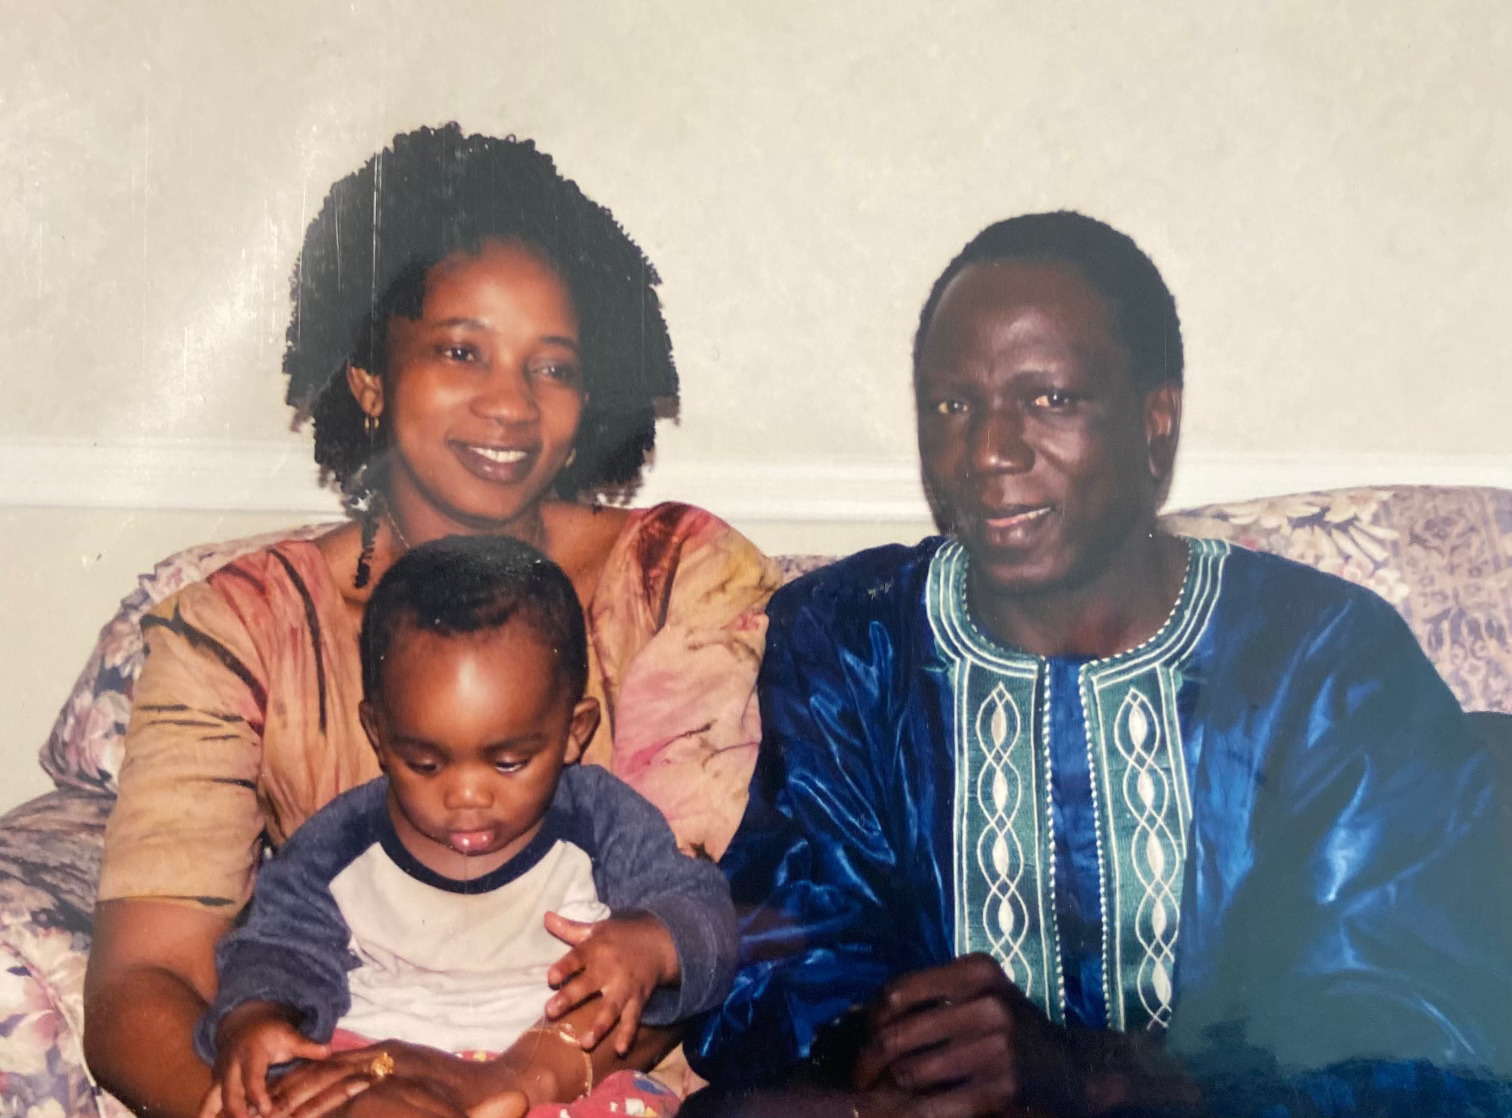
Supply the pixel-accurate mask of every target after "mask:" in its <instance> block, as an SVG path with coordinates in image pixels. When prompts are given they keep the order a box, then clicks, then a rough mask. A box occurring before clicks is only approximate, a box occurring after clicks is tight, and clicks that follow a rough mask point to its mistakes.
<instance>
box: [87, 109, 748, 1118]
mask: <svg viewBox="0 0 1512 1118" xmlns="http://www.w3.org/2000/svg"><path fill="white" fill-rule="evenodd" d="M657 282H658V279H657V276H656V273H655V271H654V269H652V267H651V265H650V264H649V263H648V262H647V261H646V259H645V258H644V256H643V255H642V254H641V253H640V250H639V249H638V248H637V247H636V246H635V244H634V243H633V242H632V241H630V240H629V239H628V238H627V237H626V236H625V235H624V233H623V232H622V231H621V230H620V228H619V227H618V225H617V224H616V223H615V222H614V219H613V217H612V216H611V215H610V214H609V213H608V212H607V211H606V210H604V209H603V208H602V207H600V206H598V205H596V204H594V203H593V202H591V201H589V200H588V199H587V198H585V197H584V196H583V195H582V194H581V192H580V191H579V190H578V188H577V187H576V186H575V185H574V184H573V183H572V182H570V181H568V180H565V179H563V178H562V177H561V176H560V175H559V174H558V173H557V171H556V169H555V167H554V165H553V164H552V161H551V159H550V158H549V157H548V156H546V155H544V154H542V153H540V152H537V151H536V150H535V148H534V146H533V145H532V144H531V143H529V142H528V141H525V142H517V141H514V140H512V139H510V140H497V139H492V138H489V137H483V136H463V134H462V133H461V131H460V129H458V128H457V127H456V126H455V125H448V126H446V127H444V128H441V129H437V130H432V129H420V130H419V131H416V132H413V133H409V134H406V135H402V136H399V137H396V138H395V141H394V144H393V146H392V147H391V148H390V149H388V150H386V151H384V152H381V153H379V155H377V156H375V157H374V158H373V159H372V160H371V161H370V162H369V163H368V164H367V165H366V166H365V167H363V168H362V169H361V170H360V171H357V172H356V173H354V174H352V175H350V176H348V177H347V178H346V179H343V180H342V181H341V182H339V183H337V184H336V186H335V187H334V188H333V189H332V191H331V194H330V196H329V197H328V198H327V199H326V202H325V205H324V207H323V208H322V210H321V213H320V215H319V216H318V217H317V218H316V219H315V221H314V223H313V224H312V225H311V227H310V230H309V232H308V234H307V236H306V240H305V245H304V249H303V252H302V253H301V256H300V259H299V264H298V268H297V271H296V275H295V281H294V296H295V311H294V315H293V319H292V321H291V324H290V327H289V332H288V350H287V352H286V355H285V358H284V369H285V372H286V373H287V375H288V377H289V390H288V400H289V402H290V403H291V404H292V405H293V406H294V407H295V408H296V410H297V413H298V415H299V416H300V417H311V418H313V420H314V425H315V458H316V461H317V462H318V463H319V464H320V466H321V468H322V470H323V471H324V472H325V474H326V476H328V477H329V478H332V479H334V480H335V481H336V482H337V483H338V484H339V485H340V486H341V488H342V490H343V491H344V492H345V493H346V494H347V496H348V498H349V500H350V502H351V504H352V506H353V508H354V510H357V511H358V512H359V515H358V517H357V518H356V521H355V522H354V523H351V524H347V525H344V526H342V527H340V528H338V529H336V530H335V531H333V532H331V533H329V534H327V535H325V536H323V537H321V538H319V539H316V540H313V541H309V542H302V541H291V542H284V543H280V544H277V545H275V546H273V547H270V548H268V549H266V550H264V551H261V552H257V553H254V554H252V555H250V556H248V557H246V558H244V559H241V560H238V561H235V562H233V563H231V564H229V565H228V566H227V567H225V568H223V569H222V570H221V571H218V572H216V573H215V574H214V575H212V576H211V577H210V578H209V579H207V580H206V581H205V582H203V583H200V584H197V585H194V586H191V587H188V588H186V589H185V590H184V591H182V592H181V593H180V594H178V595H176V596H175V597H174V598H171V599H169V600H168V601H166V602H165V603H163V605H162V606H161V607H159V608H158V609H157V610H155V611H154V613H153V614H152V615H151V616H150V617H149V618H148V619H147V620H146V621H145V622H144V625H143V636H144V641H145V642H146V645H147V650H148V657H147V660H146V665H145V667H144V669H143V672H142V676H141V678H140V680H139V681H138V684H137V689H136V693H135V699H134V704H135V705H134V709H133V716H132V722H131V727H130V731H129V733H128V737H127V751H126V760H125V763H124V765H123V767H122V772H121V794H120V800H119V803H118V805H117V807H116V810H115V813H114V814H113V816H112V819H111V824H110V827H109V830H108V832H107V838H106V851H105V863H104V869H103V872H102V877H101V887H100V904H99V907H98V909H97V912H96V926H95V940H94V947H93V950H92V953H91V958H90V967H89V974H88V978H87V980H86V1041H85V1047H86V1052H87V1056H88V1059H89V1062H90V1066H91V1068H92V1069H93V1071H94V1072H95V1074H96V1076H97V1077H98V1078H99V1080H100V1081H101V1083H103V1084H104V1085H105V1086H107V1087H109V1088H110V1089H111V1090H112V1091H114V1092H115V1093H116V1094H118V1095H120V1096H121V1097H122V1098H123V1099H125V1100H126V1101H127V1102H128V1103H129V1104H131V1105H132V1106H134V1107H136V1108H137V1109H140V1110H145V1111H149V1112H151V1113H161V1114H174V1115H179V1114H183V1115H187V1114H193V1113H194V1112H195V1111H196V1110H197V1109H198V1107H199V1105H200V1102H201V1099H202V1098H203V1097H204V1096H205V1093H206V1091H207V1089H208V1087H209V1086H210V1072H209V1069H208V1068H206V1067H205V1065H204V1064H202V1063H201V1062H200V1061H199V1060H198V1059H197V1058H196V1057H195V1055H194V1053H193V1050H192V1047H191V1044H190V1035H191V1031H192V1028H193V1025H194V1022H195V1020H196V1019H197V1018H198V1017H199V1015H200V1013H201V1012H202V1011H203V1009H204V1006H205V1002H206V999H207V997H208V996H209V995H210V994H211V993H212V992H213V989H214V959H213V955H214V946H215V944H216V942H217V941H218V940H219V939H220V937H221V936H222V935H223V934H224V933H225V932H226V931H227V929H229V928H230V926H231V924H232V921H233V920H234V918H235V916H236V914H237V913H238V912H239V911H240V909H241V908H242V906H243V905H244V904H245V903H246V900H247V898H248V895H249V893H250V890H251V885H252V879H253V876H254V873H255V870H256V864H257V861H258V858H259V854H260V846H261V843H262V842H263V840H264V839H266V840H268V841H270V842H271V843H272V844H274V845H277V844H278V843H280V842H282V840H283V839H284V838H285V837H287V835H288V834H289V833H290V832H291V831H292V830H293V829H294V828H295V827H297V826H298V825H299V823H300V822H301V821H302V820H304V819H305V818H306V817H308V816H309V815H310V814H311V813H313V812H314V811H315V810H317V809H318V808H319V807H320V806H321V805H323V804H324V803H325V802H327V801H328V800H329V799H330V798H331V797H333V796H335V795H336V794H338V793H339V792H341V791H344V790H345V789H347V788H350V787H352V786H354V785H356V784H358V783H361V782H362V781H365V780H368V779H370V778H372V777H374V776H376V775H377V773H378V769H377V765H376V762H375V760H374V758H373V754H372V750H371V748H370V747H369V745H368V743H367V740H366V738H365V736H364V735H363V733H362V730H361V727H360V725H359V723H358V719H357V703H358V700H359V699H360V687H361V684H360V679H359V676H358V668H357V654H356V634H357V629H358V624H359V621H360V616H361V612H362V608H363V604H364V602H365V600H366V598H367V595H368V594H369V593H370V591H371V588H372V586H373V585H374V583H375V582H376V580H377V579H378V577H379V576H381V575H382V573H383V571H384V570H386V569H387V567H388V566H389V565H390V564H391V563H392V562H393V561H394V560H395V558H397V557H398V556H399V555H401V554H402V553H403V552H404V551H405V550H406V549H408V548H409V547H411V546H413V545H415V544H419V543H421V542H424V541H426V540H430V539H434V538H437V537H440V536H444V535H450V534H457V533H507V534H510V535H513V536H517V537H519V538H521V539H524V540H526V541H528V542H530V543H532V544H534V545H536V546H537V547H539V548H541V549H542V550H543V551H544V552H546V554H548V555H549V556H551V558H553V559H554V560H556V562H557V563H559V564H560V565H561V566H562V567H563V568H564V569H565V570H566V571H567V572H568V574H569V576H570V577H571V579H572V581H573V585H574V586H575V587H576V589H577V591H578V595H579V597H580V599H581V601H582V603H583V606H584V610H585V616H586V618H587V621H588V630H589V636H590V644H591V660H592V664H591V679H590V684H589V691H590V694H593V695H595V696H596V697H597V698H599V700H600V702H601V704H602V705H603V708H604V709H605V711H607V712H608V715H609V717H608V718H607V719H606V720H605V722H604V724H603V725H602V726H601V728H600V731H599V733H598V735H597V736H596V737H595V738H594V740H593V741H592V743H591V745H590V747H589V749H588V751H587V754H586V759H587V760H589V761H592V762H596V763H599V764H606V765H608V766H609V767H610V768H611V769H612V770H613V771H615V772H616V773H618V774H619V775H621V776H623V777H624V778H625V779H626V780H628V781H629V782H630V783H631V784H632V785H633V786H635V787H636V788H638V789H639V790H640V791H641V792H642V793H644V794H645V795H647V796H648V797H649V798H650V799H651V800H652V801H653V802H655V803H656V804H657V806H658V807H660V808H661V809H662V810H663V811H664V812H665V813H666V815H667V816H668V818H669V820H670V821H671V822H672V824H673V828H674V830H675V831H676V832H677V835H678V839H679V841H680V842H681V843H682V844H683V845H684V847H685V848H686V849H689V850H693V851H703V852H707V853H709V854H711V855H714V856H717V855H718V853H719V852H721V851H722V849H723V847H724V844H725V842H726V841H727V840H728V837H729V835H730V833H731V832H732V831H733V830H734V827H735V825H736V823H737V822H738V819H739V814H740V808H741V803H742V800H743V795H744V789H745V783H746V778H747V776H748V775H749V771H750V767H751V763H752V760H753V758H754V749H755V741H756V737H757V730H756V716H755V712H754V703H753V702H752V701H751V697H752V689H753V682H754V675H755V668H756V664H757V661H758V660H759V659H760V652H761V647H762V639H763V633H764V621H763V619H762V615H761V608H762V605H763V603H764V602H765V599H766V597H767V596H768V595H769V594H770V593H771V591H772V589H773V588H774V587H775V585H776V583H777V576H776V573H775V570H774V569H773V567H772V566H771V565H770V564H769V563H768V562H767V561H766V560H765V559H764V558H763V557H762V556H761V555H760V554H759V553H758V552H757V551H756V550H755V549H754V548H753V547H752V546H751V545H750V544H749V543H748V542H746V541H745V540H744V539H743V538H741V537H740V536H739V535H738V534H736V533H735V532H733V531H732V530H731V529H730V528H728V527H727V526H726V525H724V524H722V523H721V522H719V521H718V520H716V519H715V518H713V517H711V516H709V515H708V514H707V513H704V512H701V511H699V510H696V509H691V508H688V507H687V506H683V505H662V506H659V507H657V508H654V509H649V510H637V511H628V510H625V509H622V508H614V507H607V506H604V505H601V504H593V503H584V502H582V501H580V500H579V498H581V497H582V496H583V495H584V494H589V493H598V492H602V491H604V490H618V491H620V492H624V491H625V490H627V489H628V488H629V487H631V486H633V484H634V483H635V481H636V479H637V477H638V475H639V471H640V469H641V466H642V464H643V463H644V461H645V458H646V456H647V454H648V453H649V452H650V450H651V448H652V445H653V439H654V423H655V416H656V408H657V405H658V403H659V402H672V403H675V397H676V391H677V378H676V372H675V370H674V367H673V364H672V358H671V352H670V344H669V342H668V339H667V333H666V326H665V323H664V321H663V319H662V315H661V311H660V307H659V305H658V302H657V298H656V294H655V291H654V287H655V285H656V284H657ZM657 1040H658V1038H655V1037H650V1038H648V1039H647V1041H646V1044H644V1045H642V1046H641V1049H639V1050H638V1051H637V1052H636V1053H632V1059H633V1060H634V1061H635V1062H636V1063H637V1064H638V1066H642V1067H644V1066H648V1063H649V1060H650V1059H653V1058H654V1056H655V1055H656V1054H659V1052H660V1051H661V1049H662V1048H664V1047H665V1043H664V1042H663V1043H662V1044H661V1045H660V1047H658V1044H657ZM530 1047H531V1051H529V1052H511V1053H506V1054H505V1056H504V1057H503V1058H502V1059H500V1060H498V1061H495V1062H494V1063H493V1064H492V1065H480V1066H478V1067H476V1068H471V1067H467V1066H465V1065H463V1064H461V1062H460V1061H454V1060H449V1059H442V1058H440V1057H438V1056H436V1055H435V1054H427V1053H425V1052H424V1051H423V1050H414V1049H407V1048H405V1047H404V1046H398V1045H390V1046H388V1048H387V1050H388V1051H389V1052H390V1053H391V1054H392V1055H394V1056H395V1057H396V1058H397V1059H396V1064H397V1074H395V1075H392V1076H389V1077H386V1078H384V1080H383V1083H382V1084H381V1089H379V1088H378V1087H375V1088H374V1089H373V1090H372V1091H371V1092H370V1093H369V1094H367V1095H364V1096H363V1097H362V1098H359V1099H358V1100H356V1101H355V1102H353V1103H352V1104H351V1106H352V1108H353V1109H352V1113H354V1114H357V1113H360V1112H361V1110H362V1109H364V1108H367V1109H370V1110H376V1109H383V1112H385V1113H392V1112H396V1111H395V1110H394V1108H395V1107H398V1111H397V1112H399V1113H404V1112H406V1110H405V1108H406V1107H408V1108H409V1110H410V1112H413V1113H435V1114H455V1113H456V1112H457V1111H458V1110H459V1109H461V1108H462V1107H464V1106H468V1105H472V1104H473V1103H476V1102H477V1101H479V1100H480V1099H482V1098H484V1097H486V1096H488V1095H490V1094H493V1093H495V1092H497V1091H498V1090H501V1089H504V1088H508V1087H519V1088H521V1089H524V1090H525V1091H526V1092H527V1094H528V1095H529V1096H530V1098H531V1100H532V1102H544V1101H549V1100H552V1099H559V1098H562V1099H570V1098H572V1097H575V1095H576V1094H577V1093H578V1092H579V1091H580V1090H581V1088H582V1086H583V1083H584V1080H585V1078H587V1075H586V1073H585V1068H584V1065H583V1058H582V1054H581V1052H578V1051H573V1050H571V1049H570V1047H569V1046H567V1045H564V1044H561V1043H555V1042H554V1043H550V1044H544V1043H542V1041H541V1037H540V1036H539V1035H538V1034H537V1035H535V1036H533V1037H531V1038H530ZM606 1047H607V1046H600V1049H601V1050H600V1051H599V1052H596V1053H595V1055H594V1057H593V1059H594V1065H595V1066H594V1069H593V1071H594V1078H597V1079H599V1080H602V1077H603V1074H604V1073H605V1072H606V1071H607V1070H608V1069H609V1067H610V1064H611V1061H610V1054H609V1053H608V1052H606V1051H602V1049H604V1048H606ZM373 1061H374V1054H373V1053H372V1052H371V1051H369V1052H367V1053H366V1055H357V1056H350V1057H340V1058H336V1059H333V1060H332V1061H328V1062H327V1065H326V1066H323V1067H322V1068H320V1069H319V1070H318V1072H317V1073H305V1075H304V1080H303V1083H302V1084H301V1086H300V1091H301V1092H302V1094H303V1095H307V1096H312V1099H313V1104H314V1106H315V1107H316V1108H319V1107H328V1106H330V1105H336V1104H337V1103H339V1102H341V1101H344V1100H345V1099H346V1097H347V1096H348V1095H349V1094H352V1093H355V1092H357V1091H358V1090H361V1089H362V1088H363V1087H365V1086H366V1085H367V1082H368V1079H369V1078H370V1077H369V1076H368V1075H367V1072H368V1071H369V1070H371V1069H372V1068H373V1067H375V1066H376V1065H374V1062H373ZM384 1066H385V1067H386V1066H387V1065H384ZM384 1108H386V1109H384Z"/></svg>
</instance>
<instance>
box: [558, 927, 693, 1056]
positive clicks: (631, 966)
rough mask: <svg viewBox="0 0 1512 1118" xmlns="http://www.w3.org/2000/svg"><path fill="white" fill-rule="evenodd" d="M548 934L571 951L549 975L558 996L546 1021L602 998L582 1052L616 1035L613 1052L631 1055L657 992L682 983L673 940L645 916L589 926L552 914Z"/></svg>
mask: <svg viewBox="0 0 1512 1118" xmlns="http://www.w3.org/2000/svg"><path fill="white" fill-rule="evenodd" d="M546 930H547V931H548V932H550V933H551V934H552V935H554V936H556V937H557V938H558V939H559V940H561V941H562V942H564V943H567V944H570V945H571V947H572V950H571V951H569V952H567V954H565V955H563V956H562V957H561V958H560V959H558V960H557V961H556V963H554V964H553V965H552V967H551V969H550V970H549V971H547V972H546V981H547V982H549V983H551V985H552V986H553V987H555V988H556V991H557V992H556V994H555V995H553V996H552V998H551V999H550V1000H549V1001H547V1003H546V1016H547V1017H548V1018H550V1019H552V1020H555V1019H556V1018H558V1017H560V1016H562V1015H563V1014H564V1013H567V1012H568V1011H569V1010H571V1009H573V1008H574V1007H576V1006H579V1005H582V1004H583V1003H584V1002H586V1001H588V1000H589V999H590V998H592V997H594V996H598V997H600V998H602V1000H603V1005H602V1007H601V1008H600V1010H599V1012H598V1014H597V1015H596V1016H595V1017H594V1018H593V1023H592V1024H591V1025H589V1027H588V1029H587V1030H586V1031H584V1032H581V1033H579V1039H580V1041H581V1043H582V1046H583V1048H584V1050H588V1049H591V1048H594V1047H595V1046H596V1045H597V1044H598V1043H599V1041H600V1040H602V1039H604V1038H605V1037H606V1036H608V1035H609V1033H610V1030H611V1029H612V1030H613V1032H614V1051H615V1052H616V1053H618V1054H619V1055H620V1056H624V1055H626V1054H627V1053H628V1052H629V1051H630V1045H631V1044H632V1043H634V1041H635V1030H636V1028H637V1027H638V1026H639V1025H640V1015H641V1011H642V1010H643V1009H645V1007H646V1002H647V1000H649V999H650V997H651V994H652V992H653V991H654V990H655V989H656V988H657V987H658V986H671V985H675V984H676V983H678V982H679V981H681V980H682V970H681V968H680V966H679V964H678V961H677V948H676V946H675V945H674V944H673V943H672V936H671V934H670V933H669V932H668V931H667V929H666V927H664V926H663V924H662V923H661V921H660V920H657V919H656V918H655V917H654V916H649V915H646V914H644V913H640V914H636V915H631V916H611V917H610V918H609V919H607V920H600V921H599V922H598V923H596V924H585V923H583V922H581V921H578V920H568V919H567V918H566V917H564V916H558V915H557V914H556V913H554V912H548V913H547V914H546Z"/></svg>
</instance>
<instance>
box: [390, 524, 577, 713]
mask: <svg viewBox="0 0 1512 1118" xmlns="http://www.w3.org/2000/svg"><path fill="white" fill-rule="evenodd" d="M517 620H518V621H523V622H525V623H526V624H527V625H529V626H530V627H531V628H532V629H533V630H534V631H535V634H536V636H537V637H538V638H539V639H540V641H541V643H542V644H544V645H545V646H546V647H547V648H549V649H551V650H552V651H553V652H554V653H555V654H556V664H555V668H556V670H557V671H558V672H560V673H561V676H562V681H563V682H564V683H565V684H566V685H567V686H568V688H569V689H570V690H571V693H572V698H573V700H574V701H576V700H577V699H578V698H580V697H581V696H582V694H583V690H584V688H585V687H587V685H588V638H587V634H586V632H585V629H584V625H583V610H582V607H581V606H580V605H579V604H578V599H577V592H576V591H575V590H573V588H572V582H571V580H570V579H568V577H567V575H566V574H565V573H564V572H563V570H562V568H561V567H558V566H557V565H556V564H555V563H553V562H552V561H551V560H550V559H548V558H546V556H544V555H542V554H541V553H540V552H539V551H537V550H536V549H535V548H533V547H531V546H530V545H529V544H527V543H522V542H521V541H519V540H517V539H513V538H511V537H509V536H448V537H446V538H444V539H439V540H432V541H431V542H430V543H426V544H422V545H420V546H419V547H416V548H412V549H411V550H410V551H408V552H406V553H405V554H404V555H403V556H402V557H401V558H400V559H399V561H398V562H397V563H395V564H394V565H393V566H392V567H390V568H389V569H388V571H387V573H385V574H384V576H383V578H382V580H380V581H379V583H378V587H377V589H376V590H374V591H373V596H372V597H371V598H370V599H369V600H368V604H367V610H366V612H365V613H364V614H363V618H362V636H361V639H360V646H361V654H362V690H363V694H364V695H365V696H366V697H367V699H368V700H369V701H370V702H371V701H373V700H374V699H376V698H377V697H378V695H379V693H380V692H381V691H382V689H383V661H384V658H385V657H386V656H387V655H388V651H389V648H390V647H391V646H392V645H393V643H394V638H395V637H396V635H397V634H398V633H399V632H400V630H402V629H406V628H412V629H415V630H417V631H419V632H423V633H434V634H436V635H437V636H441V637H453V636H465V635H467V634H472V633H481V632H486V631H488V630H490V629H500V628H502V627H503V626H505V625H507V624H509V623H510V622H512V621H517Z"/></svg>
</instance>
